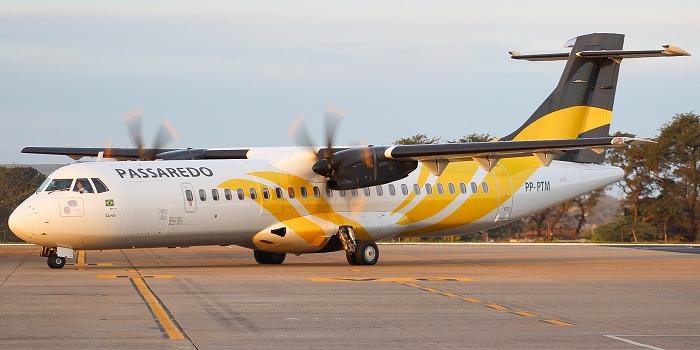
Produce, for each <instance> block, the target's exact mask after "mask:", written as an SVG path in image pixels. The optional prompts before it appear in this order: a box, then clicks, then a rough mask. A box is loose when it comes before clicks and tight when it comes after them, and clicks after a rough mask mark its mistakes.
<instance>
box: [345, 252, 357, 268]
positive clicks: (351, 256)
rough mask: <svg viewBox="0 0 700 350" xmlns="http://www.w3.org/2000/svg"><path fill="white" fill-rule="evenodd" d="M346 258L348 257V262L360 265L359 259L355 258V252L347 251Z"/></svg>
mask: <svg viewBox="0 0 700 350" xmlns="http://www.w3.org/2000/svg"><path fill="white" fill-rule="evenodd" d="M345 258H346V259H348V264H350V265H358V263H357V260H355V253H350V252H345Z"/></svg>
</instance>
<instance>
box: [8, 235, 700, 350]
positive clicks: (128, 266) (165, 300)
mask: <svg viewBox="0 0 700 350" xmlns="http://www.w3.org/2000/svg"><path fill="white" fill-rule="evenodd" d="M630 248H633V249H630ZM39 251H40V247H35V246H31V245H11V246H8V245H4V246H0V298H1V299H0V349H46V348H66V349H200V350H203V349H282V348H284V349H377V348H381V349H431V350H435V349H653V350H658V349H665V350H671V349H699V348H700V254H696V253H697V252H698V251H700V248H698V247H694V246H682V247H677V248H672V249H668V248H666V247H664V246H653V247H651V246H636V247H630V246H600V245H521V244H504V245H489V244H473V245H472V244H457V245H447V244H438V245H430V244H416V245H399V244H382V245H380V251H381V257H380V261H379V263H378V264H377V265H375V266H349V265H348V264H347V262H346V261H345V256H344V254H343V253H342V252H336V253H326V254H310V255H304V256H293V255H288V256H287V260H286V261H285V263H284V264H283V265H258V264H256V263H255V262H254V260H253V257H252V252H251V251H250V250H246V249H243V248H237V247H191V248H175V249H166V248H163V249H131V250H123V251H120V250H114V251H103V252H97V251H94V252H93V251H91V252H88V253H87V263H88V264H87V265H82V264H73V265H67V266H66V267H65V268H63V269H62V270H51V269H49V268H48V267H47V266H46V261H45V259H44V258H40V257H39V256H38V254H39Z"/></svg>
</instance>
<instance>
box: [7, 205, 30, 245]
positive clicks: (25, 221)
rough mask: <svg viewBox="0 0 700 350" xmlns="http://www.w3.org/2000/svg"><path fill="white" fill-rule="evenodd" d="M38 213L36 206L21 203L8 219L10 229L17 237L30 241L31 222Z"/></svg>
mask: <svg viewBox="0 0 700 350" xmlns="http://www.w3.org/2000/svg"><path fill="white" fill-rule="evenodd" d="M36 214H38V211H37V210H36V208H33V207H27V206H24V205H20V206H19V207H17V209H15V210H14V211H13V212H12V214H10V217H9V218H8V220H7V223H8V226H9V227H10V231H12V233H14V234H15V235H16V236H17V237H19V238H21V239H23V240H25V241H29V238H30V236H31V235H30V233H31V230H30V222H31V220H32V217H33V216H35V215H36Z"/></svg>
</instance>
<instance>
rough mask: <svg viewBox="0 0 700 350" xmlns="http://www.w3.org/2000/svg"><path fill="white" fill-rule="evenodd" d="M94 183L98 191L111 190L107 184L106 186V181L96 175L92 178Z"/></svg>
mask: <svg viewBox="0 0 700 350" xmlns="http://www.w3.org/2000/svg"><path fill="white" fill-rule="evenodd" d="M92 183H93V184H95V191H97V193H103V192H107V191H109V189H108V188H107V186H105V184H104V182H102V180H100V179H98V178H96V177H93V178H92Z"/></svg>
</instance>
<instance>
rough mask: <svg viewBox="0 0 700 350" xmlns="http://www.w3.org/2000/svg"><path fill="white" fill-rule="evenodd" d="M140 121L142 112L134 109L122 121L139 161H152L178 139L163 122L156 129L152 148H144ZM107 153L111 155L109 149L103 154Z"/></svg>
mask: <svg viewBox="0 0 700 350" xmlns="http://www.w3.org/2000/svg"><path fill="white" fill-rule="evenodd" d="M142 119H143V111H142V110H140V109H135V110H132V111H130V112H129V113H127V114H126V116H125V118H124V121H125V123H126V128H127V131H128V132H129V137H130V138H131V142H132V143H133V144H134V146H136V148H137V149H138V156H139V159H141V160H154V159H156V155H157V154H158V152H159V151H160V150H161V149H162V148H163V147H164V146H165V145H167V144H168V143H170V142H172V141H173V140H176V139H178V138H179V135H178V133H177V131H176V130H175V128H174V127H173V125H172V124H171V123H170V122H169V121H167V120H163V121H162V122H161V125H160V126H159V128H158V131H157V132H156V138H155V141H154V142H153V147H151V148H144V141H143V128H142V125H141V121H142ZM108 153H111V151H110V149H106V150H105V154H108Z"/></svg>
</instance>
